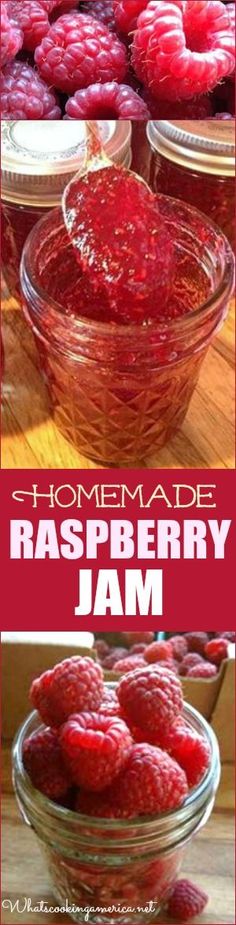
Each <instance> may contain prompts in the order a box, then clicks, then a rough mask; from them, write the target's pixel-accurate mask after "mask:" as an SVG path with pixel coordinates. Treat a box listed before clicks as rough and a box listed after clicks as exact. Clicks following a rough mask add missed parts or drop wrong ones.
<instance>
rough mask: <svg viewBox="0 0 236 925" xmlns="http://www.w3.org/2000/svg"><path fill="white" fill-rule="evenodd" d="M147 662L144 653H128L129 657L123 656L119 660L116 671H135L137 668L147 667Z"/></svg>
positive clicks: (115, 667) (123, 672)
mask: <svg viewBox="0 0 236 925" xmlns="http://www.w3.org/2000/svg"><path fill="white" fill-rule="evenodd" d="M145 665H146V662H145V659H144V658H143V657H142V655H127V658H122V659H121V660H120V661H119V662H116V664H115V666H114V671H116V672H117V674H127V672H128V671H134V670H135V668H145Z"/></svg>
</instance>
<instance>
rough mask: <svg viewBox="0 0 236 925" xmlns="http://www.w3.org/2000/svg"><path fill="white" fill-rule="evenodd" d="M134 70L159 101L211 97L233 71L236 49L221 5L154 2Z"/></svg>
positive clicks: (144, 17)
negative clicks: (213, 91)
mask: <svg viewBox="0 0 236 925" xmlns="http://www.w3.org/2000/svg"><path fill="white" fill-rule="evenodd" d="M132 64H133V67H134V70H135V72H136V74H137V76H138V77H139V79H140V80H142V81H143V82H144V84H145V85H146V86H147V87H149V89H150V90H151V92H152V94H153V96H155V97H157V99H165V100H168V101H170V100H183V99H186V100H187V99H191V98H192V97H193V96H197V95H199V94H201V93H207V92H209V90H212V89H213V88H214V87H215V86H217V84H218V83H219V82H220V81H221V80H222V78H223V77H226V76H227V74H230V73H231V72H232V71H233V70H234V64H235V47H234V37H233V31H232V28H231V25H230V22H229V16H228V13H227V10H226V9H225V7H224V4H223V3H222V2H221V0H214V3H212V0H184V2H183V0H171V2H169V0H166V2H165V3H164V4H163V3H162V0H151V2H150V3H148V5H147V9H146V10H145V11H144V12H143V13H141V15H140V16H139V20H138V26H137V31H136V33H135V36H134V41H133V46H132Z"/></svg>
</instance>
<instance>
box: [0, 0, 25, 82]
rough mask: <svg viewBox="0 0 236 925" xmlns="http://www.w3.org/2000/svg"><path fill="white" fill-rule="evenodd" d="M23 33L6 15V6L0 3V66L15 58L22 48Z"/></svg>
mask: <svg viewBox="0 0 236 925" xmlns="http://www.w3.org/2000/svg"><path fill="white" fill-rule="evenodd" d="M22 44H23V33H22V30H21V29H20V26H19V25H18V23H17V22H16V21H14V18H13V17H11V16H8V7H7V6H6V5H4V4H1V67H3V65H4V64H6V63H7V61H11V60H12V58H15V55H17V52H18V51H19V50H20V48H22Z"/></svg>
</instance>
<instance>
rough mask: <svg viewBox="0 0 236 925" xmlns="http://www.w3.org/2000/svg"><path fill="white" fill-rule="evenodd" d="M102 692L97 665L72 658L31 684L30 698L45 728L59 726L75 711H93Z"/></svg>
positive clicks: (102, 684)
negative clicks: (46, 726)
mask: <svg viewBox="0 0 236 925" xmlns="http://www.w3.org/2000/svg"><path fill="white" fill-rule="evenodd" d="M103 691H104V682H103V673H102V669H101V666H100V665H99V664H98V662H93V661H92V659H91V658H87V656H86V657H85V658H83V657H81V656H77V655H75V656H74V657H73V658H66V659H64V661H63V662H59V664H58V665H56V666H55V668H52V670H51V671H45V673H44V674H42V675H41V676H40V677H39V678H36V680H35V681H33V684H32V685H31V689H30V698H31V702H32V704H33V706H34V707H35V708H36V710H38V712H39V713H40V716H41V717H42V720H43V722H44V723H46V725H48V726H49V725H50V726H60V725H61V723H64V722H65V720H66V719H67V717H68V716H70V714H71V713H75V711H76V710H78V711H80V710H81V711H82V710H96V709H97V708H98V707H99V706H100V703H101V701H102V697H103Z"/></svg>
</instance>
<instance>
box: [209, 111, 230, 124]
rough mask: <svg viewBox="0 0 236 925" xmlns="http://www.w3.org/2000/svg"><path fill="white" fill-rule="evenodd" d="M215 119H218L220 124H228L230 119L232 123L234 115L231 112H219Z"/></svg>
mask: <svg viewBox="0 0 236 925" xmlns="http://www.w3.org/2000/svg"><path fill="white" fill-rule="evenodd" d="M213 118H214V119H216V120H217V121H218V122H219V121H222V120H223V121H224V122H226V121H229V119H230V121H232V114H231V113H230V112H217V113H216V115H215V116H214V117H213Z"/></svg>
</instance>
